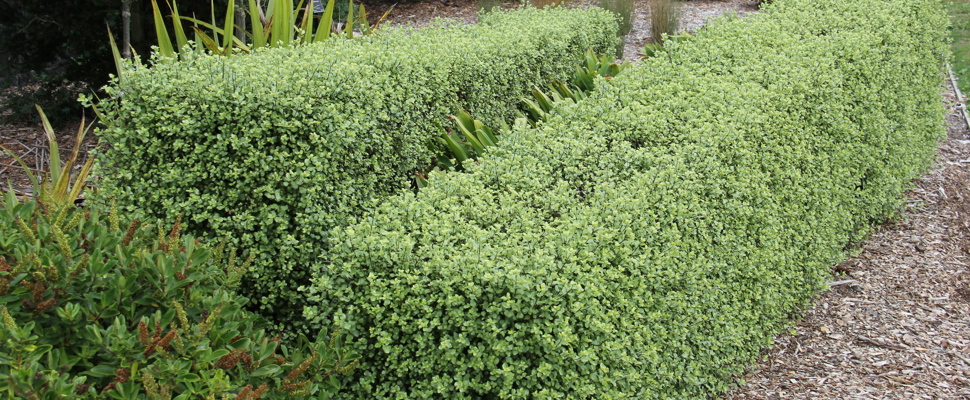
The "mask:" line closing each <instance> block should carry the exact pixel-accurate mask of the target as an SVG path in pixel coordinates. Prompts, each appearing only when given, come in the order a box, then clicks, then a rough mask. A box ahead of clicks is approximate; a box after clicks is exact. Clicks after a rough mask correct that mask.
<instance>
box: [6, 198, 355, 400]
mask: <svg viewBox="0 0 970 400" xmlns="http://www.w3.org/2000/svg"><path fill="white" fill-rule="evenodd" d="M4 200H5V202H4V204H3V207H2V208H0V315H2V324H3V328H2V329H0V392H2V393H4V395H6V396H11V397H13V398H35V399H55V398H78V399H80V398H84V399H94V398H118V399H121V398H125V399H135V398H138V399H145V398H147V399H151V400H155V399H170V398H171V396H172V395H176V396H178V395H183V396H184V397H181V398H186V399H188V398H192V399H195V398H199V399H201V398H215V396H220V397H221V396H223V395H228V396H233V397H234V398H237V399H256V398H260V397H259V396H258V395H257V394H262V395H263V397H262V398H277V399H289V398H299V397H304V395H307V394H311V393H314V397H316V396H319V395H320V394H321V393H325V392H328V391H333V390H337V389H338V388H339V387H340V386H341V385H342V381H343V380H344V379H343V378H339V379H338V378H337V376H338V375H339V374H341V373H349V372H350V371H351V370H353V368H354V367H355V366H356V365H357V364H356V361H355V359H354V357H355V356H354V355H353V354H352V353H349V352H348V351H346V350H344V349H343V348H342V344H343V343H342V337H341V340H338V335H334V336H333V339H332V340H329V341H328V338H327V337H325V336H324V334H323V333H321V335H320V336H319V337H317V338H316V341H315V342H312V343H310V342H309V341H306V340H301V341H300V342H298V343H297V345H296V346H289V347H287V346H285V345H282V344H280V343H279V340H278V338H275V339H274V338H272V337H271V336H269V335H268V334H267V332H266V331H265V330H264V329H263V327H265V326H266V323H265V320H264V319H262V318H261V317H259V316H257V315H255V314H252V313H251V312H249V311H246V310H244V309H243V308H242V307H243V306H244V305H245V304H246V299H245V298H242V297H239V296H237V295H235V294H234V293H233V288H234V287H235V286H236V285H237V284H238V280H239V278H240V276H241V274H242V273H243V272H244V270H245V269H246V264H247V263H248V260H247V262H246V263H239V262H238V261H236V260H235V251H230V252H228V254H224V253H225V252H224V251H223V248H224V247H221V246H220V247H218V248H217V249H216V250H215V253H216V254H215V255H213V253H212V252H210V251H209V250H208V249H206V248H205V247H204V246H201V245H199V244H198V242H197V241H196V240H194V239H192V238H191V237H188V236H186V237H181V235H180V234H179V231H180V227H179V226H180V225H179V222H178V221H176V222H175V225H174V227H172V228H171V229H170V230H169V229H164V230H163V229H162V228H161V226H159V227H158V228H157V230H156V229H153V228H151V227H141V226H139V223H138V221H137V220H135V221H134V222H132V223H131V224H130V225H129V226H128V228H127V229H126V230H125V229H123V226H121V225H119V221H118V216H117V215H114V214H110V215H107V216H103V215H100V214H99V213H98V212H97V211H86V210H83V209H82V210H77V209H75V208H74V207H73V205H71V204H68V205H65V206H63V207H61V208H56V207H53V206H52V205H51V204H41V203H38V202H35V201H29V202H25V203H21V202H20V201H19V200H18V199H17V198H16V197H15V196H14V195H13V194H12V193H8V194H7V195H6V196H5V198H4ZM240 264H242V265H240ZM247 393H249V394H248V395H247Z"/></svg>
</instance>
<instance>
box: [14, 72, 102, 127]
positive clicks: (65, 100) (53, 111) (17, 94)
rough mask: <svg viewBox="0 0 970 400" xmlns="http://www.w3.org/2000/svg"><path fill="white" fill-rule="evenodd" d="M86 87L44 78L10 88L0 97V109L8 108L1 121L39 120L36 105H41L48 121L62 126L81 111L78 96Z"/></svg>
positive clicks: (80, 84) (36, 121)
mask: <svg viewBox="0 0 970 400" xmlns="http://www.w3.org/2000/svg"><path fill="white" fill-rule="evenodd" d="M87 89H88V86H87V85H85V84H83V83H68V82H47V81H42V82H40V83H37V84H33V85H27V86H25V87H22V88H12V89H9V90H7V91H6V92H5V93H4V95H3V96H2V97H0V109H3V110H8V111H10V114H9V115H3V116H0V122H3V123H28V122H29V123H38V122H40V119H39V118H38V117H37V108H36V105H40V106H41V107H43V108H44V109H45V110H47V115H48V117H49V118H50V123H51V124H52V125H53V126H56V127H61V126H63V125H64V124H65V123H66V122H68V121H76V120H77V119H78V118H79V117H81V116H82V115H83V114H84V110H83V107H81V104H80V103H78V101H77V97H78V94H80V93H82V92H83V91H84V90H87Z"/></svg>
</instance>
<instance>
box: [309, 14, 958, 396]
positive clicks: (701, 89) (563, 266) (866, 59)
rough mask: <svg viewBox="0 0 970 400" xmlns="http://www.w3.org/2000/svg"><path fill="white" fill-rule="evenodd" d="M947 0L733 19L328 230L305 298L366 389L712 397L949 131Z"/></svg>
mask: <svg viewBox="0 0 970 400" xmlns="http://www.w3.org/2000/svg"><path fill="white" fill-rule="evenodd" d="M946 26H947V18H946V15H945V13H944V12H943V10H942V8H941V5H940V4H939V2H938V1H936V0H825V1H820V0H785V1H781V0H780V1H777V2H775V4H773V5H771V6H767V7H766V8H765V9H764V12H762V13H760V14H757V15H751V16H749V17H746V18H745V19H743V20H726V21H721V22H718V23H715V24H713V25H712V26H710V27H709V28H706V29H704V30H703V31H702V32H700V33H699V34H697V35H696V36H694V37H693V38H692V39H690V40H688V41H686V42H684V43H673V44H670V45H669V47H668V51H667V52H666V53H665V54H661V55H660V56H658V57H656V58H652V59H650V60H647V61H645V62H643V63H642V64H641V65H640V66H639V67H633V68H630V69H628V70H627V71H626V72H624V74H623V75H621V76H618V77H616V78H614V79H613V80H612V81H611V84H610V85H600V86H599V87H600V89H599V90H598V91H597V92H595V93H594V94H592V95H591V96H590V98H589V99H588V100H587V101H584V102H582V103H580V104H578V105H575V106H568V107H563V108H562V109H561V113H560V114H559V116H557V117H555V118H553V119H552V120H551V121H549V123H547V124H545V125H543V126H541V127H540V128H539V129H536V130H526V129H519V130H517V131H515V132H513V133H512V134H510V135H508V136H506V138H505V139H503V142H502V145H501V146H498V147H497V148H496V149H494V150H492V149H490V151H489V154H488V155H487V156H486V157H484V158H483V162H482V163H481V164H480V165H476V166H473V167H471V168H469V173H467V174H458V173H450V174H444V173H438V174H432V175H431V177H430V183H431V186H430V187H428V188H424V189H422V190H421V191H420V192H419V193H418V194H417V195H414V194H411V193H402V194H400V195H399V196H396V197H393V198H390V199H388V200H386V201H385V203H384V204H382V205H381V206H380V207H379V208H377V209H375V210H374V211H373V212H370V213H368V214H367V215H365V216H363V217H361V218H360V219H359V220H358V221H357V223H356V224H352V225H349V226H346V227H341V228H336V229H334V230H333V231H332V233H331V236H330V237H331V242H332V247H331V249H330V252H329V254H328V256H329V262H327V263H323V265H321V266H320V267H319V268H318V269H317V270H316V271H315V274H316V275H315V278H314V284H313V285H312V286H311V287H309V288H308V289H309V290H310V292H311V297H312V299H313V300H314V301H315V302H316V304H315V305H313V306H311V307H308V308H307V310H306V315H307V317H308V318H311V319H313V318H318V319H322V320H329V319H330V318H337V319H338V320H339V321H341V324H342V325H343V326H344V328H346V329H348V331H349V332H351V333H352V335H353V336H354V337H357V338H359V343H358V345H357V346H356V347H357V348H358V349H360V350H362V351H363V356H364V359H363V360H364V363H363V367H362V369H363V372H362V376H361V379H360V381H359V382H358V383H357V385H356V388H355V389H356V390H357V392H355V393H353V395H352V396H350V397H355V398H446V399H457V398H467V399H479V398H503V399H509V398H521V399H524V398H535V399H543V398H590V399H614V398H638V399H640V398H643V399H653V398H658V399H659V398H669V399H684V398H704V396H707V395H711V394H716V393H719V392H721V391H723V390H725V389H726V388H727V387H729V385H731V383H732V382H733V379H732V375H733V374H737V373H740V372H742V370H743V368H744V367H745V366H746V365H748V364H749V363H750V362H752V361H753V360H754V359H755V357H756V356H757V355H758V351H759V349H760V348H761V347H763V346H766V345H769V344H770V343H771V337H772V335H773V334H775V333H777V332H779V330H780V329H781V328H782V327H783V326H784V325H785V324H786V319H787V318H788V317H789V316H790V315H791V314H792V313H796V312H798V310H799V309H800V308H801V307H804V306H805V305H806V304H807V302H808V301H809V300H810V299H811V297H812V296H813V294H815V293H817V292H818V291H819V290H821V289H822V288H823V287H824V286H823V285H822V282H823V279H824V278H825V277H826V276H827V275H828V273H829V267H830V266H831V265H832V264H833V263H835V262H837V261H838V260H840V259H841V258H843V257H844V256H845V253H846V250H845V249H846V246H847V245H850V244H851V243H853V242H854V241H856V240H859V239H861V238H862V237H863V236H864V235H865V234H866V233H867V232H869V229H870V228H869V226H870V225H871V224H872V223H873V222H875V221H879V220H881V219H883V218H885V217H887V216H889V215H891V214H892V213H893V212H894V211H895V210H896V208H897V207H898V205H899V204H900V201H901V200H900V199H901V195H902V193H903V191H904V190H905V188H906V187H907V186H908V185H909V182H910V180H911V179H912V178H914V177H915V176H916V175H917V174H918V173H919V172H920V171H921V170H923V169H924V168H926V167H927V165H928V161H929V160H930V159H931V155H932V150H933V149H934V147H935V145H936V143H937V141H938V140H939V139H941V138H942V135H943V132H944V130H943V126H944V125H943V115H944V113H943V107H942V103H941V101H940V94H941V87H942V76H943V75H942V72H941V71H942V67H943V64H944V61H945V59H946V56H947V54H946V52H947V38H946V35H947V32H946Z"/></svg>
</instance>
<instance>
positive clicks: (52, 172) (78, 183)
mask: <svg viewBox="0 0 970 400" xmlns="http://www.w3.org/2000/svg"><path fill="white" fill-rule="evenodd" d="M35 107H37V112H38V113H40V119H41V121H42V122H43V125H44V133H45V134H46V137H47V142H48V145H49V148H48V152H49V153H50V162H49V163H48V164H49V168H48V169H49V171H35V170H32V169H31V168H30V167H28V166H27V163H26V162H24V160H23V159H22V158H20V157H19V156H18V155H17V154H16V153H14V152H13V151H11V150H10V149H8V148H6V147H3V146H0V148H3V150H4V151H5V152H7V154H9V155H10V156H11V157H13V158H14V159H15V160H17V162H18V163H20V166H21V167H22V168H23V169H24V172H25V173H26V174H27V178H28V179H30V183H31V186H32V187H33V196H34V198H35V199H39V200H41V201H42V202H43V203H45V204H47V205H50V206H53V209H55V210H61V209H63V208H64V207H65V206H67V205H73V204H74V201H75V200H77V198H78V196H79V195H80V194H81V189H82V188H84V183H85V181H86V180H87V177H88V174H89V173H90V172H91V166H92V165H93V162H94V158H93V157H88V158H87V160H86V161H85V162H84V164H83V165H82V166H81V168H80V169H79V170H78V172H77V173H76V174H73V176H72V173H71V171H73V170H74V166H75V164H76V163H77V161H78V155H79V153H80V149H81V142H82V141H84V136H85V134H87V132H88V131H89V130H90V129H91V126H92V125H93V124H91V125H85V121H84V117H81V126H79V127H78V131H77V138H76V140H75V142H74V150H73V151H72V152H71V157H70V158H68V159H67V160H66V161H64V162H63V163H62V162H61V153H60V151H59V149H58V146H57V137H56V134H55V133H54V128H53V127H51V124H50V122H49V121H48V120H47V115H45V114H44V110H43V109H42V108H40V106H38V105H35ZM34 172H39V173H40V174H41V176H40V179H38V176H37V175H35V174H34ZM72 178H73V179H72Z"/></svg>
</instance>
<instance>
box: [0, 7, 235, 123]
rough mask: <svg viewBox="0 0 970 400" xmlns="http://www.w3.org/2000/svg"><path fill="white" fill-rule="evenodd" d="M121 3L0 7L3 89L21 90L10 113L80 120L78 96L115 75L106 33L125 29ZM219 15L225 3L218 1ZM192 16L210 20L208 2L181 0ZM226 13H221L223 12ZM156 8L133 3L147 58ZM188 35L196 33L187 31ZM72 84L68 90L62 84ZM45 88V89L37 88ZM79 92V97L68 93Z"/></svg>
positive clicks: (135, 35) (135, 34)
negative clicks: (38, 108) (40, 112)
mask: <svg viewBox="0 0 970 400" xmlns="http://www.w3.org/2000/svg"><path fill="white" fill-rule="evenodd" d="M121 3H122V2H121V1H120V0H50V1H35V0H4V1H0V88H4V89H5V88H7V87H11V86H13V87H16V88H17V94H16V95H15V98H14V99H8V101H7V102H6V104H2V106H4V107H10V109H11V110H12V111H13V113H14V114H13V119H14V120H31V121H36V113H35V112H34V109H33V105H34V104H40V105H41V106H42V107H44V109H45V110H47V114H48V116H49V117H50V118H51V121H52V122H55V124H60V122H61V121H66V120H69V119H71V120H76V119H77V118H78V117H79V116H80V114H81V112H82V110H83V107H82V106H81V105H80V104H79V103H78V102H77V93H79V92H89V91H90V90H92V89H97V88H99V87H101V86H103V85H104V84H106V83H107V82H108V74H110V73H114V72H115V69H114V65H113V64H112V59H111V50H110V48H109V46H108V40H107V33H108V32H107V30H106V29H105V25H108V26H110V27H111V29H112V30H113V31H114V32H115V33H116V34H118V33H120V32H121V31H122V29H121ZM214 3H215V4H216V13H220V12H221V11H222V10H225V8H226V7H225V5H226V0H215V2H214ZM178 4H179V5H180V7H181V8H182V10H183V11H184V12H186V13H187V15H193V14H194V13H198V14H199V15H209V12H210V4H212V3H211V2H210V1H209V0H182V1H179V2H178ZM220 7H221V8H220ZM151 21H152V15H151V5H150V3H148V2H145V1H132V21H131V32H132V33H131V35H132V45H133V46H134V47H135V49H136V50H137V51H138V52H139V53H140V54H145V55H147V54H148V53H149V49H150V46H151V45H153V44H155V43H154V33H153V32H154V27H153V25H152V22H151ZM186 29H191V28H190V27H189V28H186ZM65 81H66V82H69V85H65V84H64V83H63V82H65ZM36 84H40V85H41V87H40V89H37V90H34V89H33V87H34V85H36ZM71 86H75V87H76V89H78V90H77V91H74V90H65V89H68V88H70V87H71Z"/></svg>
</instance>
